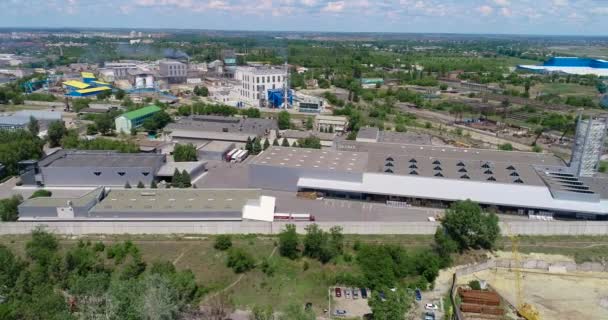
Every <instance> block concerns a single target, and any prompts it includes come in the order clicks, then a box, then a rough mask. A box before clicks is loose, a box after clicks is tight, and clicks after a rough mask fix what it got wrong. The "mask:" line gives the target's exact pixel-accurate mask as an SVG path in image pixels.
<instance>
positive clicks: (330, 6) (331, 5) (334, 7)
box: [322, 1, 346, 13]
mask: <svg viewBox="0 0 608 320" xmlns="http://www.w3.org/2000/svg"><path fill="white" fill-rule="evenodd" d="M345 7H346V2H344V1H334V2H328V3H327V5H326V6H325V8H323V10H322V11H324V12H334V13H338V12H342V11H344V8H345Z"/></svg>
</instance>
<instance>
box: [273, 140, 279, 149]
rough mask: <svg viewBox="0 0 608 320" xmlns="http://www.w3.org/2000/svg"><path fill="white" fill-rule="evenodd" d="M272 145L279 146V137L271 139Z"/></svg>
mask: <svg viewBox="0 0 608 320" xmlns="http://www.w3.org/2000/svg"><path fill="white" fill-rule="evenodd" d="M272 145H273V146H275V147H278V146H279V139H278V138H274V140H273V141H272Z"/></svg>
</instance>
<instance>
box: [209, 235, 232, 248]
mask: <svg viewBox="0 0 608 320" xmlns="http://www.w3.org/2000/svg"><path fill="white" fill-rule="evenodd" d="M213 247H214V248H215V249H217V250H221V251H225V250H228V249H230V248H231V247H232V238H231V237H230V236H229V235H225V234H222V235H219V236H217V238H215V244H214V245H213Z"/></svg>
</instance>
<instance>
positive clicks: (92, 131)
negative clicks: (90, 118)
mask: <svg viewBox="0 0 608 320" xmlns="http://www.w3.org/2000/svg"><path fill="white" fill-rule="evenodd" d="M97 132H98V130H97V126H96V125H95V124H94V123H91V124H88V125H87V135H88V136H93V135H96V134H97Z"/></svg>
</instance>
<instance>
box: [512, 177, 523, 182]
mask: <svg viewBox="0 0 608 320" xmlns="http://www.w3.org/2000/svg"><path fill="white" fill-rule="evenodd" d="M513 182H514V183H524V181H523V180H521V179H519V178H517V179H516V180H515V181H513Z"/></svg>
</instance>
